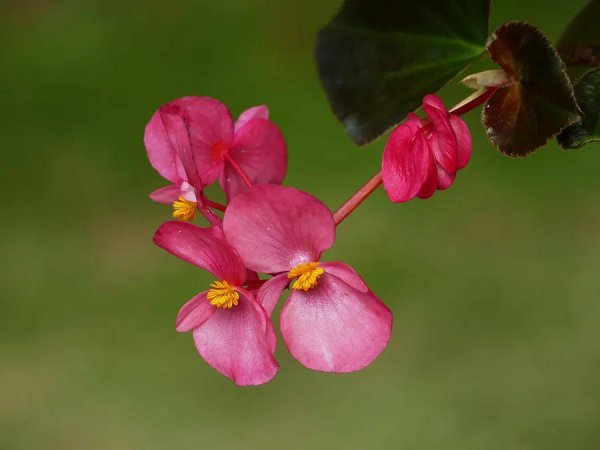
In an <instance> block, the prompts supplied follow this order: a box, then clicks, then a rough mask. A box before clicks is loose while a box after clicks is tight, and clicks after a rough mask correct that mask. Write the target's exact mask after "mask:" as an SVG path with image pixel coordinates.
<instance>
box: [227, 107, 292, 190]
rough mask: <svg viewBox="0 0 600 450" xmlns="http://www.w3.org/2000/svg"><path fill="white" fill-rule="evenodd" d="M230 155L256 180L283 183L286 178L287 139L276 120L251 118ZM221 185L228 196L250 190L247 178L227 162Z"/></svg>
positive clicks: (240, 132) (236, 139)
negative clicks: (246, 181) (241, 175)
mask: <svg viewBox="0 0 600 450" xmlns="http://www.w3.org/2000/svg"><path fill="white" fill-rule="evenodd" d="M229 155H230V156H231V157H232V158H233V159H234V160H235V162H236V163H237V164H238V165H239V166H240V167H241V168H242V170H243V171H244V172H245V173H246V175H248V177H249V178H250V180H251V181H252V182H253V183H254V184H265V183H272V184H281V182H282V181H283V179H284V178H285V173H286V170H287V150H286V146H285V140H284V139H283V136H282V135H281V132H280V131H279V129H278V128H277V127H276V126H275V124H274V123H273V122H270V121H268V120H265V119H252V120H250V121H248V122H247V123H246V124H245V125H244V127H242V128H241V129H240V130H239V131H238V132H236V134H235V138H234V142H233V146H232V148H231V149H230V150H229ZM221 187H222V188H223V190H224V191H225V193H226V194H227V198H228V199H232V198H233V197H234V196H235V195H236V194H238V193H239V192H243V191H246V190H248V187H247V186H246V184H245V183H244V181H243V180H242V179H241V177H240V176H239V175H238V174H237V172H236V171H235V170H234V169H233V167H232V166H231V164H228V163H227V162H225V169H224V171H223V174H222V176H221Z"/></svg>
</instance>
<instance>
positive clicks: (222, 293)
mask: <svg viewBox="0 0 600 450" xmlns="http://www.w3.org/2000/svg"><path fill="white" fill-rule="evenodd" d="M210 287H211V289H209V291H208V292H207V293H206V298H207V299H208V301H209V302H210V303H211V305H214V306H216V307H217V308H233V307H234V306H237V304H238V300H239V299H240V294H239V293H238V291H236V290H235V288H234V287H233V286H231V285H230V284H229V283H228V282H227V281H225V280H223V281H215V282H214V283H212V284H211V285H210Z"/></svg>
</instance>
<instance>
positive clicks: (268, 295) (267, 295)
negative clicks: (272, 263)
mask: <svg viewBox="0 0 600 450" xmlns="http://www.w3.org/2000/svg"><path fill="white" fill-rule="evenodd" d="M289 282H290V280H289V279H288V277H287V273H282V274H281V275H277V276H275V277H273V278H271V279H270V280H269V281H267V282H266V283H265V284H263V285H262V286H261V287H260V289H259V290H258V292H257V293H256V300H257V301H258V303H260V304H261V305H262V307H263V308H265V311H267V314H268V315H269V316H271V314H273V310H274V309H275V305H277V300H279V297H281V294H282V293H283V291H284V290H285V288H286V287H287V285H288V284H289Z"/></svg>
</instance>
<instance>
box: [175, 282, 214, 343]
mask: <svg viewBox="0 0 600 450" xmlns="http://www.w3.org/2000/svg"><path fill="white" fill-rule="evenodd" d="M216 309H217V308H215V307H214V306H213V305H211V303H210V302H209V301H208V300H207V299H206V292H202V293H200V294H198V295H196V296H195V297H194V298H192V299H191V300H189V301H188V302H187V303H186V304H185V305H183V306H182V307H181V309H180V310H179V314H177V320H176V321H175V328H176V329H177V331H179V332H180V333H185V332H186V331H190V330H192V329H194V328H198V327H199V326H200V325H202V324H203V323H204V322H206V321H207V320H208V319H210V317H211V316H212V315H213V314H214V313H215V311H216Z"/></svg>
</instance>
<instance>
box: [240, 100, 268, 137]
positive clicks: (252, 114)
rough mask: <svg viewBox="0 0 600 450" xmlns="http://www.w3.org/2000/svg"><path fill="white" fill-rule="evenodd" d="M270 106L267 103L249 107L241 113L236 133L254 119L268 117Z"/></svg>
mask: <svg viewBox="0 0 600 450" xmlns="http://www.w3.org/2000/svg"><path fill="white" fill-rule="evenodd" d="M268 118H269V108H267V105H258V106H253V107H252V108H248V109H247V110H246V111H244V112H243V113H241V114H240V117H239V119H238V120H237V121H236V122H235V128H234V130H235V133H237V132H238V131H239V130H240V129H241V128H242V127H243V126H244V125H246V123H247V122H248V121H250V120H252V119H268Z"/></svg>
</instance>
